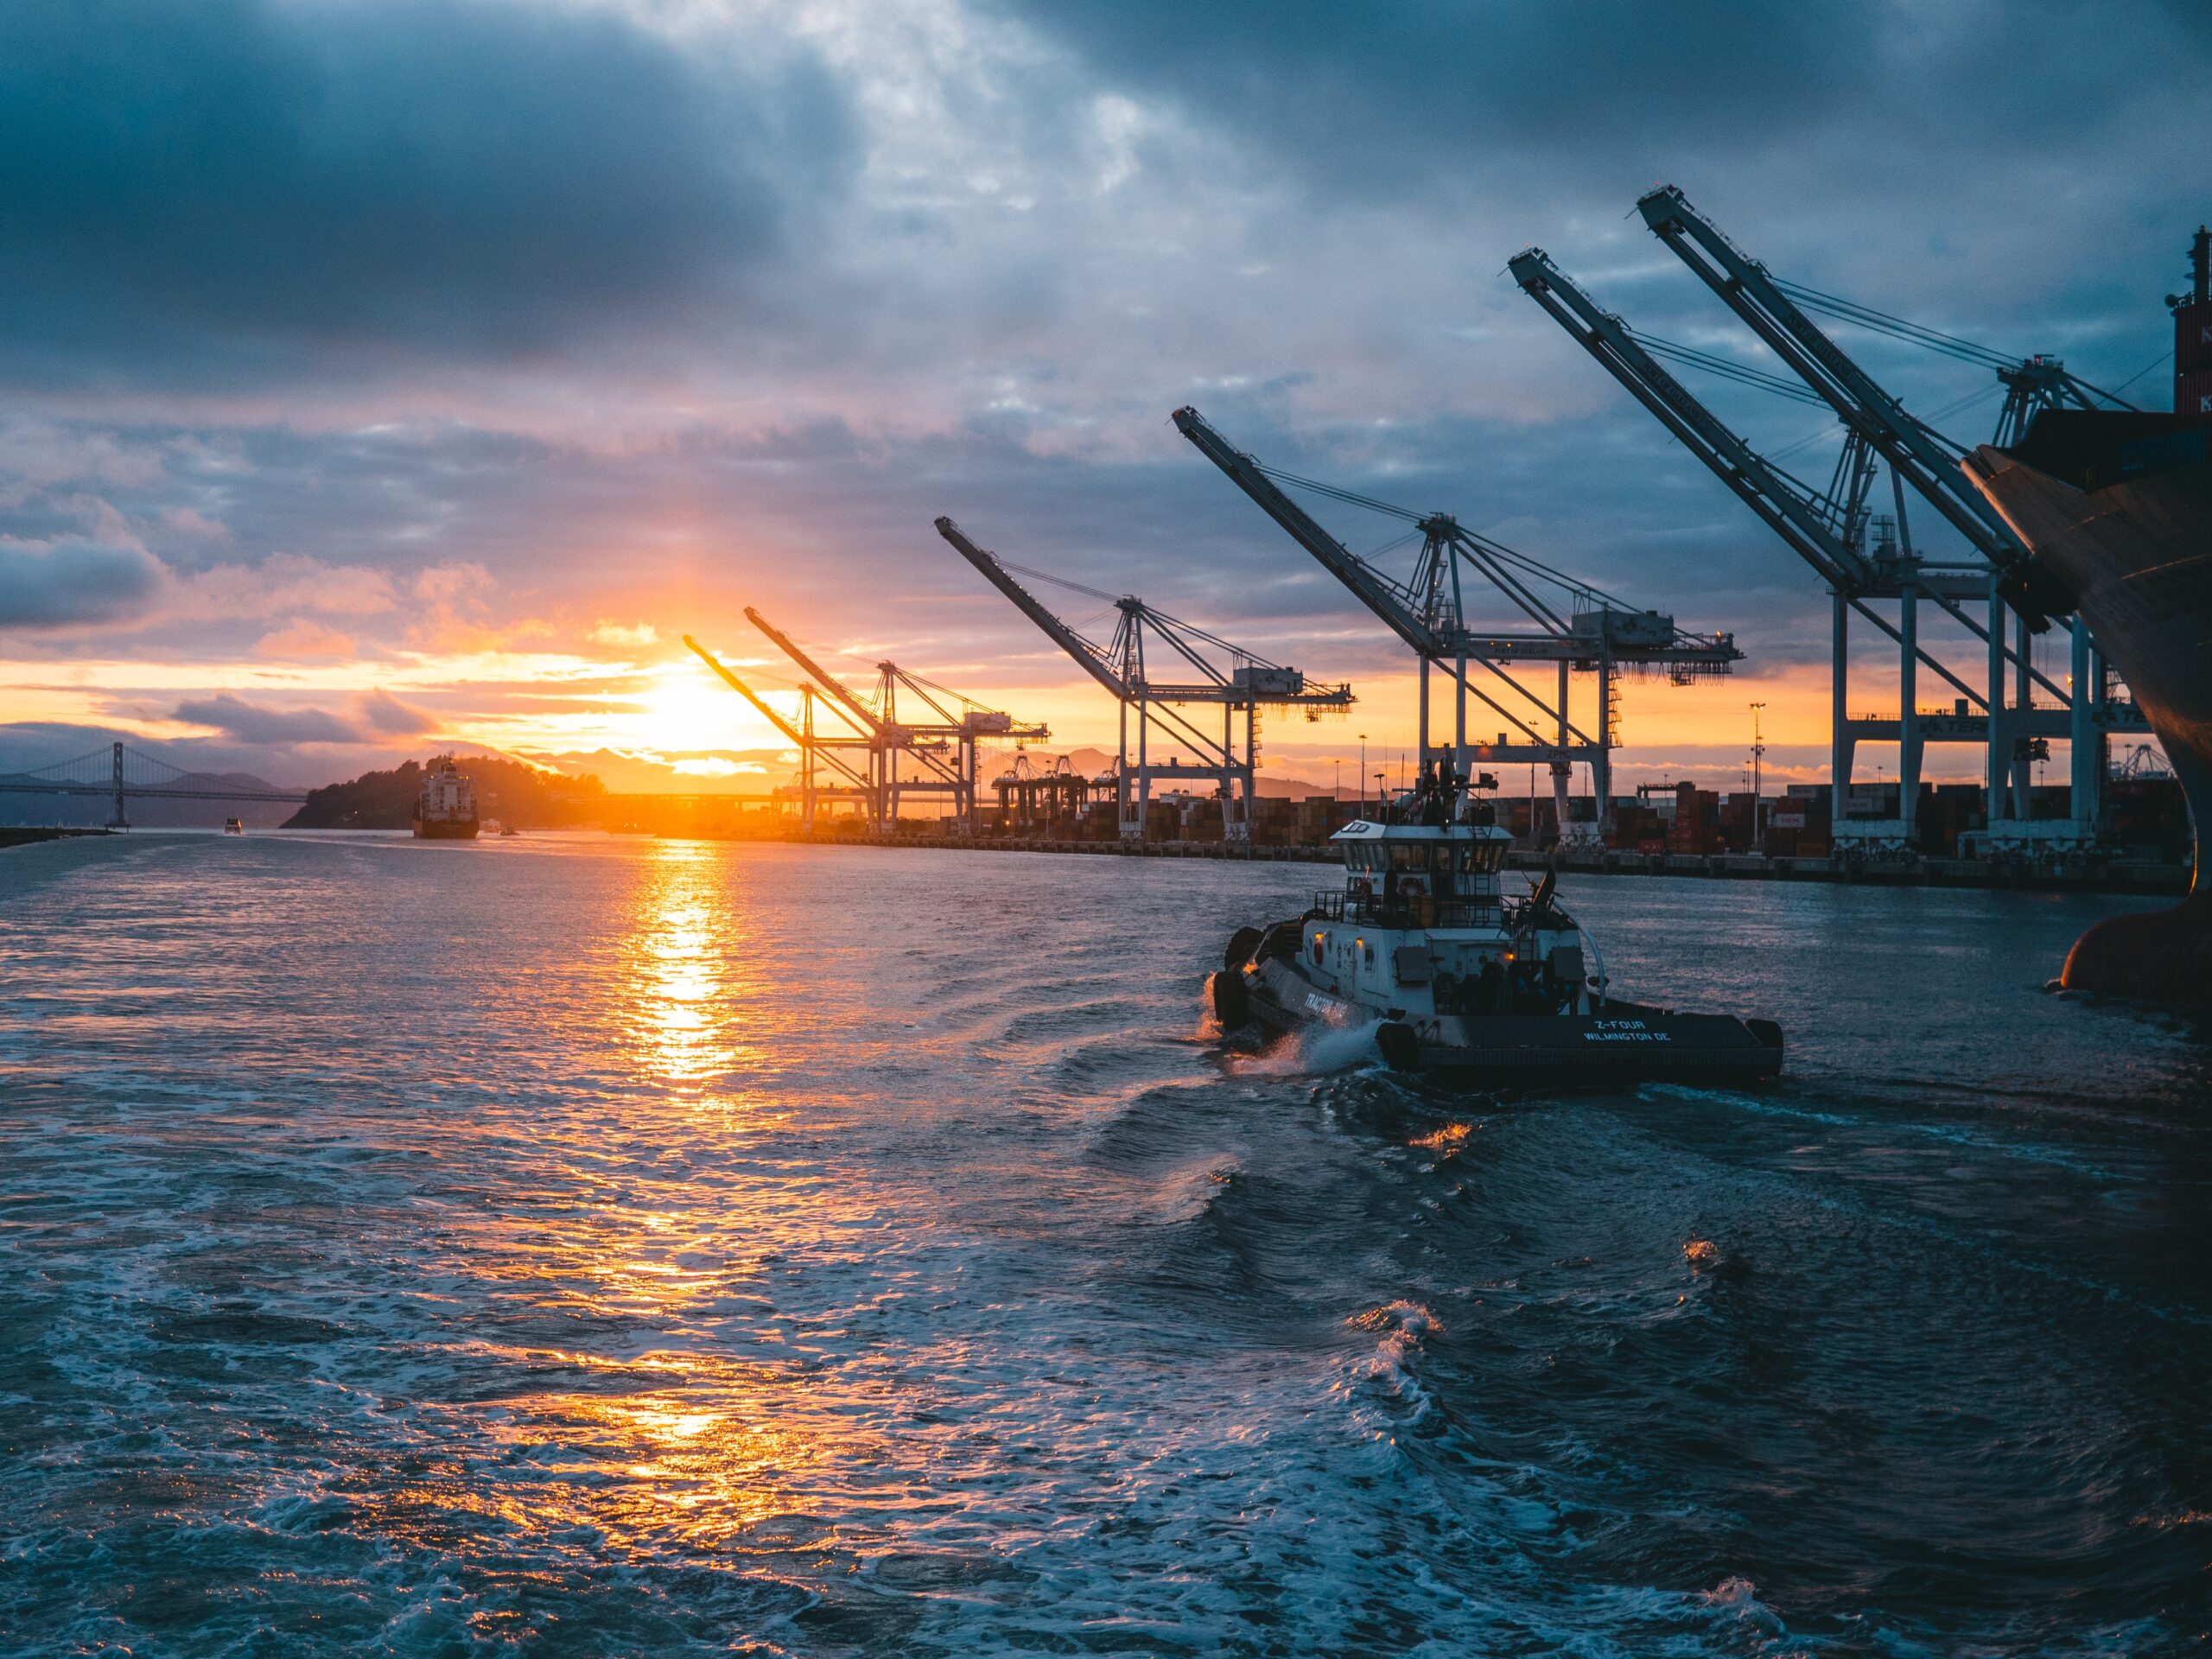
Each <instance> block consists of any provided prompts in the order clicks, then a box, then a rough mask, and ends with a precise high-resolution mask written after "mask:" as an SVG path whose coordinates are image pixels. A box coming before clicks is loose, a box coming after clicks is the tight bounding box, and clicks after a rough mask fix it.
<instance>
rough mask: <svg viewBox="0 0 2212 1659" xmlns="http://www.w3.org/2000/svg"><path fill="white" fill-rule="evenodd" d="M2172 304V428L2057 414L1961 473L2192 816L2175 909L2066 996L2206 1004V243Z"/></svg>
mask: <svg viewBox="0 0 2212 1659" xmlns="http://www.w3.org/2000/svg"><path fill="white" fill-rule="evenodd" d="M2191 253H2192V264H2193V265H2194V273H2193V274H2194V277H2195V282H2194V284H2193V290H2192V292H2190V294H2188V295H2182V296H2171V298H2170V299H2169V301H2168V303H2169V304H2171V306H2172V307H2173V309H2174V332H2175V351H2174V412H2173V413H2172V414H2171V415H2160V414H2155V413H2149V414H2139V413H2135V412H2133V411H2127V410H2045V411H2044V413H2043V414H2041V415H2039V416H2037V418H2036V422H2035V424H2034V425H2033V426H2032V427H2031V428H2030V429H2029V431H2028V434H2027V436H2026V437H2025V438H2024V440H2023V441H2022V442H2019V443H2018V444H2015V445H2014V446H2013V447H2012V448H2010V449H1998V448H1991V447H1988V446H1984V447H1983V448H1980V449H1978V450H1976V451H1975V452H1974V454H1972V455H1969V456H1968V457H1967V461H1966V470H1967V477H1969V478H1971V479H1972V480H1974V484H1975V486H1977V487H1978V488H1979V489H1980V491H1981V493H1983V494H1984V495H1986V496H1987V497H1988V498H1989V499H1990V501H1991V503H1992V504H1993V505H1995V507H1996V508H1997V510H1998V512H2000V513H2002V514H2003V515H2004V516H2005V522H2006V523H2007V524H2010V525H2012V529H2013V531H2015V533H2017V534H2018V536H2019V537H2020V539H2021V540H2022V541H2023V542H2024V543H2026V544H2027V546H2028V548H2029V549H2030V550H2031V551H2032V552H2033V553H2034V554H2035V556H2036V558H2037V562H2038V563H2041V564H2042V565H2043V566H2044V568H2045V569H2047V570H2049V571H2050V574H2051V575H2054V576H2056V578H2057V579H2058V581H2059V582H2062V583H2063V585H2064V586H2065V588H2067V590H2068V591H2069V593H2070V594H2072V595H2073V598H2074V601H2075V606H2076V607H2077V610H2078V612H2079V614H2080V615H2081V616H2082V618H2084V619H2085V620H2087V621H2088V625H2089V629H2090V632H2091V633H2092V634H2093V635H2094V637H2095V639H2096V642H2097V648H2098V649H2099V650H2100V651H2101V652H2104V654H2105V656H2106V657H2107V658H2108V659H2109V660H2110V661H2111V663H2112V665H2113V668H2115V669H2117V670H2118V671H2119V672H2120V677H2121V678H2123V679H2125V680H2126V682H2127V687H2128V690H2130V691H2132V692H2133V694H2134V696H2135V701H2136V702H2137V703H2138V705H2139V706H2140V707H2141V709H2142V710H2143V713H2144V715H2145V718H2146V719H2148V720H2149V721H2150V722H2151V729H2152V731H2154V732H2156V733H2157V734H2158V742H2159V745H2160V746H2161V747H2163V748H2164V750H2165V752H2166V760H2167V761H2168V763H2169V764H2170V765H2171V766H2172V767H2173V772H2174V777H2175V779H2177V781H2178V782H2179V783H2180V785H2181V789H2182V794H2183V798H2185V799H2186V800H2187V801H2188V803H2189V813H2190V828H2191V829H2192V831H2193V833H2194V835H2195V836H2196V872H2195V880H2194V881H2193V883H2192V886H2191V887H2190V895H2189V897H2188V898H2187V899H2184V900H2183V902H2182V904H2181V905H2180V906H2179V907H2178V908H2177V909H2173V910H2169V911H2162V912H2154V913H2152V914H2149V915H2136V916H2115V917H2113V918H2111V919H2110V920H2108V921H2103V922H2100V923H2098V924H2097V925H2096V926H2094V927H2093V928H2091V929H2090V930H2089V931H2088V932H2087V933H2084V934H2083V935H2082V937H2081V938H2080V939H2079V940H2077V941H2076V942H2075V946H2074V949H2073V950H2072V951H2071V952H2070V953H2069V955H2068V957H2067V958H2066V967H2065V970H2064V972H2063V975H2062V976H2061V978H2060V982H2061V983H2062V984H2063V985H2065V986H2066V987H2067V988H2069V989H2081V990H2092V991H2105V992H2109V993H2112V994H2113V995H2123V996H2144V997H2158V998H2161V999H2164V1000H2168V1001H2191V1002H2200V1003H2212V888H2208V887H2207V884H2206V881H2205V870H2204V835H2205V829H2206V826H2207V823H2208V822H2212V818H2209V817H2208V815H2212V272H2208V270H2207V266H2208V264H2212V258H2208V255H2212V237H2208V234H2207V232H2204V231H2202V230H2200V231H2198V232H2197V233H2196V245H2195V246H2194V248H2193V249H2192V250H2191Z"/></svg>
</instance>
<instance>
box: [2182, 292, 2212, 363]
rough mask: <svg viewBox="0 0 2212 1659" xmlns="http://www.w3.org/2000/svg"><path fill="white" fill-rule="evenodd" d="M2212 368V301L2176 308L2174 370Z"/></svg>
mask: <svg viewBox="0 0 2212 1659" xmlns="http://www.w3.org/2000/svg"><path fill="white" fill-rule="evenodd" d="M2202 369H2212V302H2206V303H2203V304H2197V303H2191V304H2189V305H2184V306H2181V307H2179V308H2177V309H2176V310H2175V312H2174V372H2176V373H2177V374H2189V373H2192V372H2196V371H2198V370H2202Z"/></svg>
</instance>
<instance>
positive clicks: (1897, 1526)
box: [0, 836, 2212, 1656]
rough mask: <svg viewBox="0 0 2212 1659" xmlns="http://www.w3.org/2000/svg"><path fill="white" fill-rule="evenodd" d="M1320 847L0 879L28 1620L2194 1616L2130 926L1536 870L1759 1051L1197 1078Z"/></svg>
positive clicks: (6, 1218)
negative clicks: (1216, 987) (1760, 1025)
mask: <svg viewBox="0 0 2212 1659" xmlns="http://www.w3.org/2000/svg"><path fill="white" fill-rule="evenodd" d="M1319 879H1320V878H1319V875H1318V874H1317V873H1316V872H1314V871H1313V870H1310V869H1307V868H1297V867H1264V866H1263V867H1253V868H1238V867H1233V866H1220V865H1214V864H1200V863H1156V862H1152V861H1141V862H1140V861H1124V860H1108V859H1096V860H1091V859H1066V858H1058V859H1054V858H1041V857H1032V856H1006V857H989V858H986V857H979V856H973V855H969V856H963V855H957V854H934V853H896V852H880V851H869V850H856V849H842V850H827V849H825V850H821V851H810V850H805V849H792V848H785V847H748V846H738V847H732V846H718V845H690V844H681V843H624V842H607V841H601V840H596V839H583V838H579V839H575V840H569V841H562V840H556V839H550V838H548V839H526V840H524V841H522V842H507V843H503V844H489V843H486V844H480V845H477V846H475V847H454V846H442V845H431V846H417V845H416V844H414V843H411V842H404V841H386V840H366V839H362V840H351V841H343V840H314V839H307V838H296V839H290V840H285V839H280V838H277V837H270V836H250V837H247V838H245V840H242V841H241V840H238V839H229V840H222V839H217V838H209V837H200V838H187V837H173V838H167V839H157V838H139V839H135V840H132V841H129V842H121V843H118V842H103V843H98V844H78V845H71V846H59V847H47V848H37V849H23V850H20V851H15V852H10V853H6V854H0V1095H4V1104H3V1105H0V1160H3V1161H0V1492H4V1494H5V1503H6V1510H5V1515H4V1520H0V1652H5V1653H8V1654H25V1655H33V1654H35V1655H41V1656H44V1655H48V1654H62V1653H76V1652H95V1651H103V1650H105V1651H108V1652H111V1653H121V1652H123V1651H124V1650H126V1649H127V1650H128V1651H129V1652H130V1653H131V1654H134V1655H137V1656H156V1655H194V1656H198V1655H229V1654H239V1655H283V1656H301V1655H325V1654H329V1655H337V1654H346V1655H352V1654H385V1653H391V1654H405V1655H492V1654H502V1655H504V1654H529V1655H539V1654H543V1655H569V1654H591V1655H597V1654H608V1655H613V1654H623V1655H629V1654H647V1653H650V1654H654V1655H687V1654H706V1653H716V1654H722V1653H731V1652H738V1653H795V1654H836V1653H849V1652H854V1653H902V1654H930V1653H938V1654H971V1653H993V1652H1042V1653H1098V1652H1116V1653H1161V1654H1193V1655H1197V1654H1209V1655H1210V1654H1217V1653H1224V1654H1238V1653H1252V1654H1272V1653H1281V1654H1305V1653H1396V1652H1424V1653H1430V1654H1436V1655H1447V1654H1448V1655H1460V1654H1484V1653H1505V1654H1534V1653H1550V1652H1554V1651H1560V1650H1567V1651H1572V1652H1574V1653H1578V1654H1584V1655H1612V1654H1619V1655H1638V1656H1641V1655H1655V1654H1656V1655H1692V1654H1707V1653H1714V1654H1783V1653H1800V1652H1803V1653H1815V1654H1826V1653H1849V1654H1858V1653H1866V1654H1882V1655H1899V1656H1904V1655H1917V1654H1923V1653H1974V1654H2029V1653H2033V1654H2090V1653H2099V1654H2101V1653H2117V1652H2129V1653H2143V1652H2161V1651H2165V1652H2182V1651H2190V1652H2196V1651H2201V1650H2202V1648H2201V1639H2202V1632H2203V1631H2204V1630H2205V1628H2206V1624H2207V1617H2208V1608H2207V1603H2208V1591H2209V1590H2212V1575H2208V1573H2207V1572H2206V1570H2205V1569H2206V1565H2207V1559H2208V1555H2212V1431H2208V1428H2207V1411H2206V1408H2207V1405H2208V1392H2212V1389H2209V1388H2208V1377H2212V1283H2208V1275H2207V1264H2208V1262H2212V1219H2208V1214H2209V1213H2212V1212H2209V1211H2208V1193H2212V1185H2208V1175H2212V1160H2208V1156H2207V1154H2208V1148H2212V1133H2209V1132H2208V1108H2212V1065H2208V1058H2207V1057H2208V1046H2207V1043H2206V1040H2205V1039H2204V1038H2203V1037H2202V1035H2201V1034H2200V1033H2196V1032H2195V1031H2193V1030H2192V1029H2190V1027H2187V1026H2186V1025H2183V1024H2181V1023H2178V1022H2177V1021H2175V1020H2171V1019H2169V1018H2165V1017H2162V1016H2158V1015H2155V1014H2143V1013H2139V1012H2133V1011H2130V1010H2128V1009H2126V1008H2121V1007H2110V1006H2104V1007H2100V1006H2096V1005H2094V1004H2092V1003H2089V1002H2086V1001H2078V1000H2075V999H2071V998H2058V997H2053V996H2049V995H2044V993H2043V991H2042V990H2041V988H2040V987H2041V984H2042V982H2043V981H2044V978H2045V977H2046V976H2049V975H2050V973H2051V972H2052V971H2054V969H2055V966H2056V963H2057V961H2058V960H2059V958H2060V957H2061V956H2062V955H2063V950H2064V947H2065V944H2067V942H2068V941H2069V939H2070V938H2072V937H2073V935H2074V933H2075V931H2077V930H2078V928H2079V927H2080V925H2082V923H2083V922H2084V921H2085V920H2086V919H2088V918H2089V917H2091V916H2093V915H2094V914H2098V913H2102V912H2105V911H2107V910H2108V909H2110V908H2113V907H2115V906H2113V905H2112V904H2111V903H2109V902H2107V901H2091V900H2066V899H2050V898H2043V897H2033V896H2024V895H2006V894H1976V893H1909V892H1908V893H1886V892H1872V891H1861V890H1846V889H1836V888H1827V887H1761V886H1747V885H1713V886H1707V885H1704V884H1698V883H1691V882H1675V881H1653V880H1611V881H1600V880H1591V879H1584V880H1569V881H1568V883H1567V892H1566V895H1565V896H1566V898H1567V902H1568V904H1569V905H1570V906H1572V907H1573V909H1575V910H1576V911H1577V912H1579V913H1580V914H1581V915H1582V916H1583V918H1585V919H1586V921H1588V922H1590V923H1591V924H1592V925H1593V927H1594V928H1596V929H1597V930H1599V933H1600V938H1602V939H1603V940H1604V941H1605V944H1606V945H1607V951H1608V957H1609V966H1610V967H1611V970H1612V972H1613V975H1614V978H1615V982H1616V983H1617V984H1618V985H1619V986H1620V987H1621V988H1623V990H1624V992H1627V993H1628V994H1630V995H1637V994H1640V993H1644V992H1649V993H1651V994H1653V995H1657V996H1659V997H1661V998H1662V999H1664V1000H1672V1001H1680V1002H1681V1003H1683V1004H1684V1005H1688V1006H1706V1007H1718V1008H1726V1009H1734V1010H1738V1011H1742V1012H1757V1013H1766V1014H1773V1015H1774V1016H1776V1017H1777V1018H1779V1019H1780V1020H1783V1022H1784V1023H1785V1024H1786V1025H1787V1027H1789V1033H1790V1036H1791V1039H1792V1050H1791V1059H1790V1066H1789V1075H1788V1077H1787V1078H1786V1079H1785V1081H1783V1083H1782V1084H1780V1085H1778V1086H1777V1087H1776V1088H1774V1089H1772V1090H1768V1091H1764V1092H1758V1093H1732V1092H1722V1091H1710V1090H1689V1089H1681V1088H1647V1089H1644V1090H1640V1091H1637V1092H1633V1093H1617V1094H1611V1095H1589V1096H1577V1097H1565V1096H1561V1097H1536V1098H1529V1099H1522V1100H1517V1101H1471V1100H1453V1099H1451V1098H1448V1097H1445V1096H1425V1095H1423V1094H1422V1093H1421V1092H1420V1091H1419V1090H1414V1089H1409V1088H1408V1087H1407V1086H1405V1085H1404V1084H1402V1083H1400V1082H1398V1081H1397V1080H1395V1079H1394V1078H1392V1077H1389V1076H1388V1075H1386V1074H1384V1073H1383V1072H1382V1071H1380V1070H1379V1069H1378V1068H1377V1067H1376V1065H1375V1064H1373V1057H1372V1056H1371V1054H1368V1055H1362V1054H1358V1053H1347V1054H1343V1055H1334V1056H1323V1057H1319V1060H1318V1061H1317V1060H1316V1059H1314V1058H1310V1057H1307V1058H1301V1057H1300V1056H1298V1055H1295V1054H1287V1053H1286V1054H1276V1055H1272V1056H1268V1057H1265V1058H1260V1059H1256V1060H1243V1061H1234V1062H1231V1061H1225V1060H1224V1057H1223V1056H1222V1055H1221V1054H1220V1053H1219V1052H1218V1051H1217V1046H1216V1045H1215V1044H1214V1042H1213V1041H1212V1040H1211V1039H1210V1038H1209V1037H1208V1035H1207V1034H1206V1033H1205V1031H1204V1029H1203V1027H1202V1023H1201V1018H1200V982H1201V980H1202V977H1203V976H1204V974H1205V971H1206V969H1208V968H1209V967H1211V965H1213V963H1214V962H1215V961H1216V960H1217V950H1218V948H1219V944H1220V942H1221V940H1222V939H1223V938H1224V936H1225V935H1226V934H1227V933H1228V931H1230V929H1231V928H1232V927H1233V926H1234V925H1236V924H1238V923H1240V922H1243V921H1246V920H1250V919H1253V918H1257V917H1262V916H1265V915H1268V914H1271V913H1276V912H1283V911H1285V910H1287V909H1292V908H1294V907H1295V906H1296V905H1297V904H1298V902H1299V901H1300V895H1301V894H1302V893H1304V892H1305V890H1306V888H1308V887H1310V886H1311V885H1313V883H1314V882H1315V881H1316V880H1319ZM1332 1067H1333V1068H1334V1069H1331V1068H1332Z"/></svg>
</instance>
